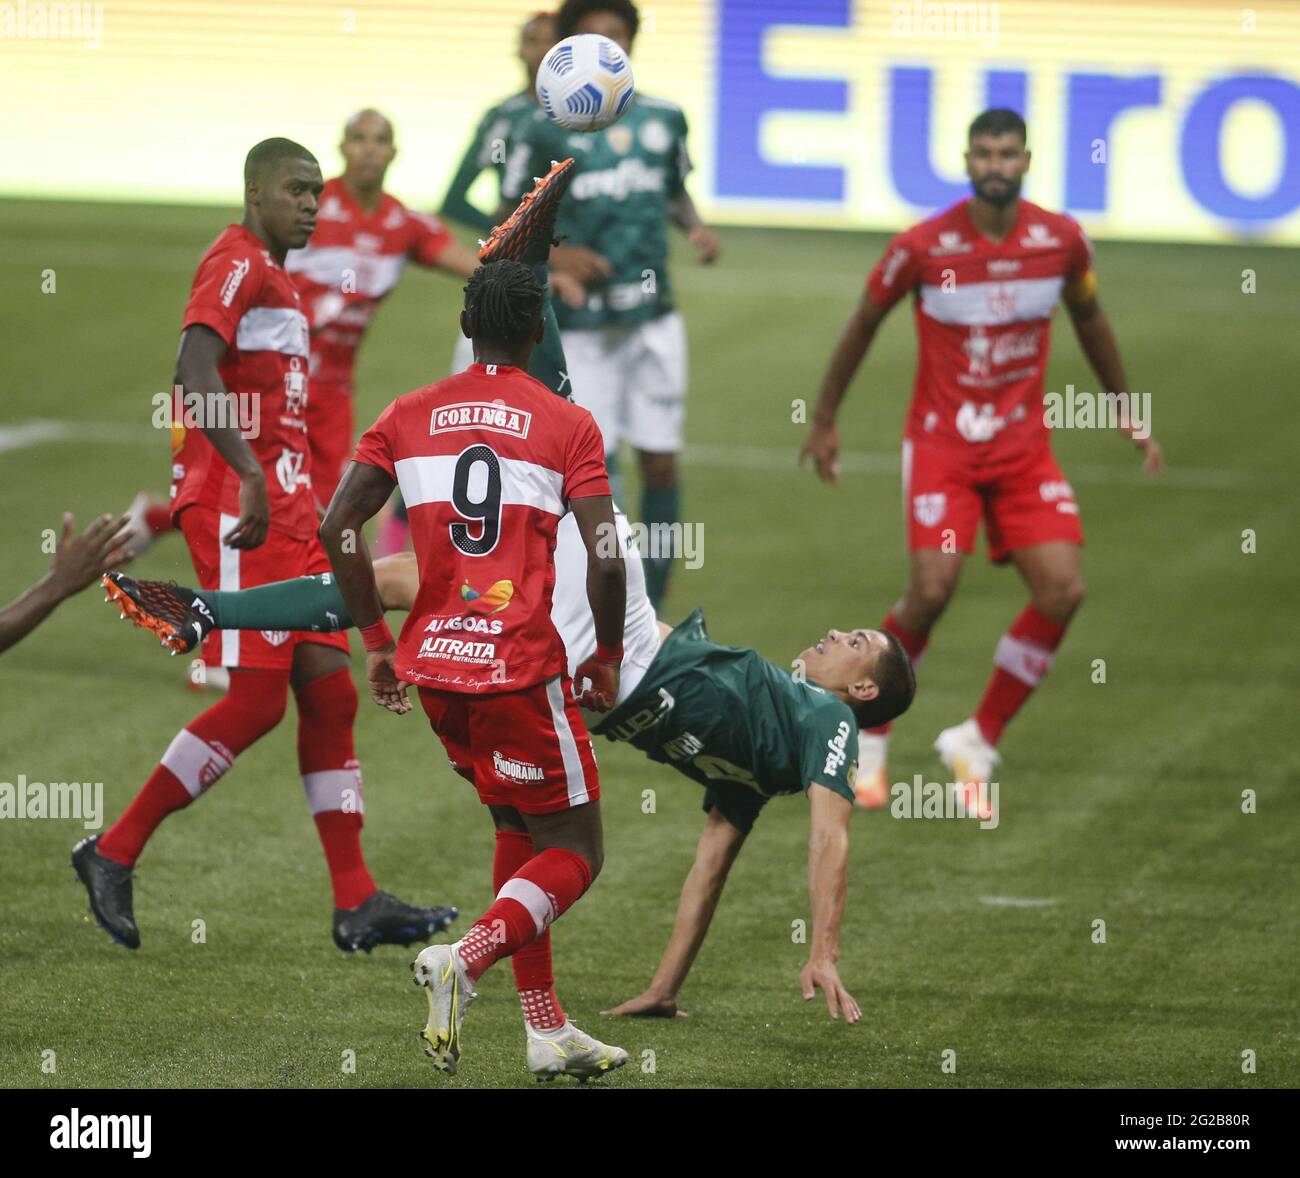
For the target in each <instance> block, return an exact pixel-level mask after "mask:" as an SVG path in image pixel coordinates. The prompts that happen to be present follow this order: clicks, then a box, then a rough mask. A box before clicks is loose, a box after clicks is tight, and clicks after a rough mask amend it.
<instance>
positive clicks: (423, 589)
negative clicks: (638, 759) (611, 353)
mask: <svg viewBox="0 0 1300 1178" xmlns="http://www.w3.org/2000/svg"><path fill="white" fill-rule="evenodd" d="M356 461H357V462H364V463H367V464H368V465H370V466H375V467H378V468H379V469H380V470H382V471H385V472H386V473H387V474H389V475H391V476H392V477H393V478H395V479H396V480H397V482H398V483H399V484H400V486H401V488H402V498H403V499H404V500H405V502H406V510H407V512H408V514H409V516H410V520H411V535H412V539H413V542H414V545H415V556H416V563H417V564H418V566H419V571H420V588H419V591H418V592H417V593H416V597H415V605H414V606H413V607H412V609H411V612H410V614H409V615H408V616H407V619H406V625H405V626H403V627H402V634H401V637H400V638H399V640H398V644H397V658H396V661H395V665H396V669H397V673H398V675H399V676H401V677H402V678H403V679H407V680H409V681H410V682H412V683H419V684H423V685H424V686H428V687H437V688H441V689H443V690H449V691H461V692H470V693H475V692H485V693H490V692H501V691H516V690H519V689H521V688H525V687H531V686H532V685H533V684H535V683H539V682H541V681H542V680H543V679H548V678H550V677H551V676H553V675H559V674H560V673H562V672H563V671H564V669H565V651H564V643H563V642H562V641H561V640H560V636H559V633H558V632H557V631H556V629H555V626H554V625H553V624H552V622H551V590H552V587H553V586H554V584H555V532H556V528H557V527H558V526H559V523H560V519H561V517H562V516H563V515H564V514H565V512H566V511H568V509H569V507H568V505H569V502H570V501H571V500H573V499H582V498H586V497H590V496H594V495H608V494H609V477H608V475H607V474H606V473H605V446H604V443H603V442H602V440H601V435H600V430H599V429H598V428H597V426H596V422H595V419H594V418H593V417H592V416H591V414H590V413H588V412H587V410H585V409H582V408H580V407H579V406H577V405H574V404H572V403H570V402H569V401H566V400H564V398H562V397H557V396H556V395H555V394H554V393H553V392H551V390H550V389H548V388H547V387H546V386H545V385H544V384H542V383H541V382H540V381H537V380H534V379H533V378H532V377H531V376H529V375H528V374H527V373H526V372H523V371H521V370H520V369H518V368H511V367H509V366H505V365H502V366H498V365H495V364H489V365H483V364H472V365H470V367H469V368H467V369H466V370H465V371H464V372H462V373H458V374H457V375H455V376H451V377H448V378H447V379H446V380H440V381H438V382H437V383H436V384H431V385H428V386H426V387H425V388H422V389H416V390H415V392H413V393H407V394H406V395H405V396H402V397H398V398H397V400H396V401H394V402H393V403H392V404H391V405H389V406H388V408H387V409H385V410H384V412H383V413H382V414H380V417H379V420H378V421H376V422H375V424H374V425H373V426H371V427H370V429H369V430H368V431H367V432H366V433H365V434H364V435H363V436H362V438H361V441H360V442H359V443H357V452H356Z"/></svg>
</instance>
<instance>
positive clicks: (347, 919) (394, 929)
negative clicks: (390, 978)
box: [334, 892, 460, 953]
mask: <svg viewBox="0 0 1300 1178" xmlns="http://www.w3.org/2000/svg"><path fill="white" fill-rule="evenodd" d="M459 915H460V912H459V911H458V910H457V909H455V908H417V907H416V906H415V905H414V904H408V903H406V901H404V900H399V899H398V898H397V897H396V896H391V895H389V894H388V893H387V892H376V893H375V894H374V895H373V896H371V897H370V898H369V899H368V900H366V901H365V902H364V903H362V904H358V905H357V907H355V908H335V909H334V944H336V945H337V946H338V947H339V948H340V949H342V950H343V952H345V953H355V952H356V951H357V950H358V949H364V950H365V951H366V952H367V953H369V952H370V950H371V949H373V948H374V947H375V946H376V945H414V944H417V943H418V944H425V943H427V942H428V941H430V940H431V939H432V938H433V937H434V935H435V934H437V933H440V932H442V931H443V929H445V928H446V927H447V926H448V925H449V924H451V922H452V921H453V920H455V919H456V917H458V916H459Z"/></svg>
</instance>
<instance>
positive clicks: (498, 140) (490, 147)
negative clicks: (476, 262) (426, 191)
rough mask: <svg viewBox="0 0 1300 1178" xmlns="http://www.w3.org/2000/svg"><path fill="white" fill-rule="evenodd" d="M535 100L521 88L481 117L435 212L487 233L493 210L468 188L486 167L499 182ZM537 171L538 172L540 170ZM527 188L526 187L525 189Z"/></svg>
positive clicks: (494, 209) (493, 223)
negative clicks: (475, 201)
mask: <svg viewBox="0 0 1300 1178" xmlns="http://www.w3.org/2000/svg"><path fill="white" fill-rule="evenodd" d="M537 110H538V108H537V103H536V102H535V101H534V99H533V96H532V94H531V93H530V92H529V91H527V90H521V91H520V92H519V93H518V94H512V95H511V96H510V97H509V98H507V99H506V100H505V101H504V102H498V103H497V104H496V106H494V107H492V108H491V109H490V110H489V111H488V112H487V113H486V114H485V115H484V116H483V117H482V118H481V119H480V120H479V124H478V126H477V127H476V128H475V130H474V137H473V138H472V139H471V140H470V144H469V147H468V148H466V150H465V154H464V155H463V156H462V157H461V161H460V165H459V166H458V167H457V169H456V174H455V176H453V177H452V181H451V184H450V185H449V186H448V188H447V195H446V196H445V197H444V198H443V201H442V208H440V209H439V210H438V213H439V215H440V216H442V217H446V218H447V219H449V220H452V221H459V222H460V223H461V224H462V225H468V226H470V227H471V228H473V229H475V230H477V231H478V232H479V233H480V234H481V235H483V236H486V235H487V234H488V233H489V232H490V231H491V229H492V226H493V225H495V224H496V219H495V217H494V216H493V214H494V213H495V212H496V208H495V207H494V208H492V209H491V210H489V211H488V212H484V211H483V210H482V209H480V208H478V207H477V206H475V205H473V204H471V203H470V200H469V190H470V188H471V187H472V186H473V184H474V181H475V180H477V179H478V178H479V176H480V174H481V173H483V172H484V171H486V170H487V169H488V168H492V169H494V170H495V171H496V174H497V181H498V184H499V183H500V181H501V180H502V179H503V178H504V175H505V170H506V160H507V159H508V158H509V156H510V152H511V150H512V149H513V148H514V147H515V145H516V144H517V143H519V142H520V140H521V139H522V135H521V131H522V129H523V128H524V127H525V126H526V125H527V124H529V123H531V122H532V117H533V115H534V114H535V113H537ZM539 174H540V173H539ZM525 191H527V189H525Z"/></svg>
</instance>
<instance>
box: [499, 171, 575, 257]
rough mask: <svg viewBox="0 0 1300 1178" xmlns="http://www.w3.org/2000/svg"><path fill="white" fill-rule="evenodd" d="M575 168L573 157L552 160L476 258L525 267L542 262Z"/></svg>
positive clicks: (549, 245)
mask: <svg viewBox="0 0 1300 1178" xmlns="http://www.w3.org/2000/svg"><path fill="white" fill-rule="evenodd" d="M576 168H577V164H575V163H574V162H573V160H572V159H566V160H561V161H560V162H559V163H552V164H551V170H550V171H549V172H547V173H546V175H545V176H539V177H538V178H537V180H536V182H535V183H534V184H533V187H532V188H531V190H529V191H528V192H526V193H525V194H524V198H523V200H521V201H520V202H519V206H518V207H517V208H516V209H515V211H514V212H513V213H511V214H510V216H509V217H508V218H506V220H505V221H503V222H502V223H501V224H500V225H498V226H496V227H495V228H494V229H493V230H492V232H491V233H489V234H488V236H487V240H485V241H483V242H482V243H481V245H480V249H479V251H478V260H479V261H480V262H482V263H483V265H485V266H486V265H487V264H488V263H489V262H499V261H500V260H501V259H502V258H509V259H510V260H512V261H515V262H523V263H524V264H525V265H527V266H540V265H542V264H543V263H545V262H546V260H547V259H548V258H549V257H550V256H551V246H552V245H554V244H555V218H556V216H557V215H558V214H559V211H560V201H561V200H562V199H563V198H564V194H565V193H566V192H568V190H569V185H570V184H571V183H572V182H573V175H574V171H575V170H576Z"/></svg>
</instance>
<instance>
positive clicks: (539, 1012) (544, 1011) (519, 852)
mask: <svg viewBox="0 0 1300 1178" xmlns="http://www.w3.org/2000/svg"><path fill="white" fill-rule="evenodd" d="M536 853H537V852H536V851H535V850H534V849H533V840H532V836H531V835H529V834H528V832H527V831H523V830H498V831H497V849H496V854H495V856H494V857H493V860H492V890H493V892H494V893H495V892H500V891H501V889H502V888H503V887H505V885H506V882H507V881H508V880H509V879H510V877H511V876H513V875H514V874H515V873H516V872H518V871H519V870H520V868H522V867H523V866H524V864H525V863H527V862H528V861H529V860H530V859H531V858H533V856H534V855H535V854H536ZM510 964H511V965H512V966H513V967H514V971H515V989H516V990H517V991H518V992H519V1004H520V1005H521V1006H522V1007H523V1009H524V1021H525V1022H527V1023H528V1025H529V1026H531V1027H533V1028H534V1029H536V1030H538V1031H552V1030H554V1029H555V1028H556V1027H562V1026H564V1010H563V1008H562V1007H561V1006H560V1000H559V998H557V997H556V995H555V975H554V974H553V972H552V970H551V930H550V929H547V930H546V931H545V932H544V933H543V934H542V935H541V936H540V937H538V938H537V939H536V940H534V941H530V942H529V943H528V944H527V945H525V946H524V947H523V948H522V949H519V950H517V951H516V952H515V954H514V956H513V957H511V958H510Z"/></svg>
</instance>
